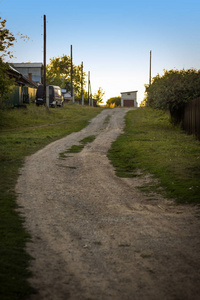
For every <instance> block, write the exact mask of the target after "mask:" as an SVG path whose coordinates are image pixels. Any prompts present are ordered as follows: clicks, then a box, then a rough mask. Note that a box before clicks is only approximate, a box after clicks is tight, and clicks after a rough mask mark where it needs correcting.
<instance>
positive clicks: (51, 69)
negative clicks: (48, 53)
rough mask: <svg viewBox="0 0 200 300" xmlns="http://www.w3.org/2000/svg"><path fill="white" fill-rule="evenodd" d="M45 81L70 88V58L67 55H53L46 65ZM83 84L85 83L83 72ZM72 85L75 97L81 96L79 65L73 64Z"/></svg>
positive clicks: (68, 89)
mask: <svg viewBox="0 0 200 300" xmlns="http://www.w3.org/2000/svg"><path fill="white" fill-rule="evenodd" d="M47 83H48V84H52V85H58V86H60V87H61V88H65V89H66V90H67V91H70V90H71V58H70V57H69V56H67V55H64V54H63V56H61V57H53V58H51V59H50V63H49V64H48V65H47ZM83 85H85V73H83ZM73 87H74V94H75V99H80V98H81V65H79V66H75V65H74V64H73Z"/></svg>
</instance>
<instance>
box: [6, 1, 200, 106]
mask: <svg viewBox="0 0 200 300" xmlns="http://www.w3.org/2000/svg"><path fill="white" fill-rule="evenodd" d="M44 14H45V15H46V18H47V63H48V62H49V59H50V58H52V57H58V56H62V55H63V54H66V55H69V56H70V45H73V61H74V64H76V65H79V64H81V62H82V61H83V63H84V71H85V72H86V74H87V73H88V71H90V74H91V85H92V92H93V93H95V92H96V91H97V90H98V88H99V87H102V88H103V90H104V91H105V99H104V100H105V101H106V100H107V99H108V98H110V97H114V96H120V92H126V91H135V90H137V91H138V102H141V101H142V100H143V98H144V91H145V89H144V84H148V82H149V52H150V50H152V77H154V76H155V75H156V74H157V73H159V74H162V73H163V69H167V70H169V69H173V68H176V69H182V68H185V69H188V68H195V69H200V18H199V14H200V1H199V0H189V1H185V0H167V1H162V0H158V1H157V0H151V1H150V0H138V1H137V0H123V1H122V0H93V1H92V0H85V1H83V0H57V1H51V0H48V1H47V0H28V1H27V0H18V1H16V0H0V16H1V17H2V18H3V19H6V20H7V23H6V27H7V28H8V29H9V30H10V31H11V32H12V33H13V34H14V35H15V36H16V37H17V33H22V34H24V35H27V36H29V37H30V40H29V41H27V42H23V41H22V40H20V39H18V42H17V44H16V45H15V47H14V48H13V52H14V56H15V58H13V60H12V62H43V15H44Z"/></svg>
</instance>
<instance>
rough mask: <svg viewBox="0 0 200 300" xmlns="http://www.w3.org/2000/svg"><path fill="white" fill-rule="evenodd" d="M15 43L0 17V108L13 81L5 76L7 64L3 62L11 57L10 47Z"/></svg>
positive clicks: (4, 21)
mask: <svg viewBox="0 0 200 300" xmlns="http://www.w3.org/2000/svg"><path fill="white" fill-rule="evenodd" d="M15 41H16V39H15V37H14V35H13V34H12V33H11V32H10V31H9V30H8V29H6V20H2V18H1V17H0V107H2V105H3V102H4V100H5V99H6V98H7V95H8V93H9V92H10V91H11V88H12V86H13V81H12V80H10V78H9V76H8V75H7V71H8V69H9V64H8V63H7V62H4V60H5V58H6V57H8V58H12V57H13V55H12V52H11V51H10V47H12V46H13V45H14V42H15Z"/></svg>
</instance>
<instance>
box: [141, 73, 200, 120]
mask: <svg viewBox="0 0 200 300" xmlns="http://www.w3.org/2000/svg"><path fill="white" fill-rule="evenodd" d="M146 93H147V105H148V106H150V107H152V108H156V109H162V110H169V111H170V115H171V120H172V121H173V123H180V121H181V120H182V115H183V111H184V106H185V103H187V102H188V101H191V100H193V99H195V98H197V97H199V96H200V70H199V71H197V70H195V69H189V70H184V69H183V70H180V71H178V70H170V71H166V70H165V71H164V75H163V76H160V75H159V74H158V75H157V76H156V77H154V78H153V82H152V84H151V85H148V86H146Z"/></svg>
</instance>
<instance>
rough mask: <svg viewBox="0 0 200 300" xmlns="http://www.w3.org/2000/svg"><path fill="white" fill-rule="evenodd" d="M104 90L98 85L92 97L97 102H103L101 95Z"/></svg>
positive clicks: (103, 93)
mask: <svg viewBox="0 0 200 300" xmlns="http://www.w3.org/2000/svg"><path fill="white" fill-rule="evenodd" d="M104 95H105V92H104V91H103V89H102V88H101V87H99V89H98V91H97V92H96V93H95V94H94V95H93V98H94V99H95V100H96V101H97V104H100V103H103V96H104Z"/></svg>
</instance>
